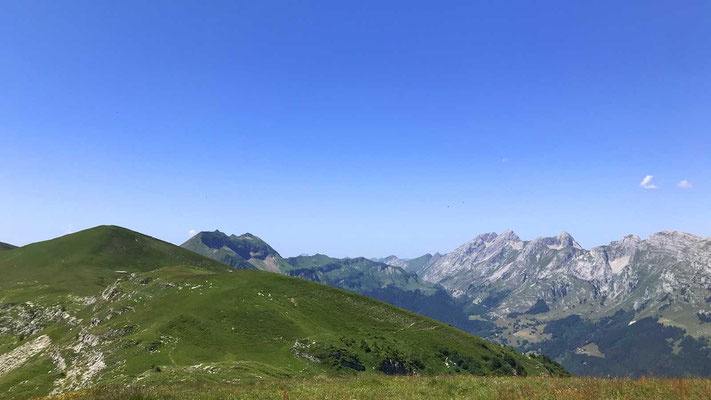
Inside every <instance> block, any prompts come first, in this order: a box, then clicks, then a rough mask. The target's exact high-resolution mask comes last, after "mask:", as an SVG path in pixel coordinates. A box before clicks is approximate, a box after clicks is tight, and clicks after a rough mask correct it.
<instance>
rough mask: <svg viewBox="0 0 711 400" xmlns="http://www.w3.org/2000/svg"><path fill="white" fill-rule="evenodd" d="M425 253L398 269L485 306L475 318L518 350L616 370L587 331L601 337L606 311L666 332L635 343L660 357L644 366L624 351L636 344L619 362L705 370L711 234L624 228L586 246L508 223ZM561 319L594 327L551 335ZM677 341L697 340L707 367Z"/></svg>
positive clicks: (710, 359)
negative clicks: (529, 234)
mask: <svg viewBox="0 0 711 400" xmlns="http://www.w3.org/2000/svg"><path fill="white" fill-rule="evenodd" d="M427 257H428V258H429V260H428V261H427V262H425V263H418V264H416V265H407V262H406V265H405V267H404V268H405V269H406V270H410V271H414V272H416V273H417V274H418V276H420V277H421V278H422V279H423V280H425V281H429V282H432V283H437V284H439V285H441V286H442V287H444V288H445V289H446V290H447V291H448V292H449V293H450V294H451V295H452V296H454V297H456V298H458V299H467V301H468V302H471V304H472V305H477V306H482V307H483V308H484V309H486V312H483V313H481V314H480V315H478V316H476V318H481V319H483V320H486V321H490V322H492V323H494V324H496V325H497V326H498V327H499V329H498V331H497V334H496V335H497V338H496V339H497V340H498V341H499V342H502V343H506V344H510V345H513V346H514V347H516V348H519V349H522V350H544V349H546V348H548V351H549V353H550V352H551V347H555V350H554V353H553V354H549V355H551V356H554V357H556V358H558V359H559V360H561V361H563V364H564V365H565V366H566V368H569V369H570V370H572V371H574V372H577V373H594V374H608V373H613V374H619V371H622V368H620V362H619V360H614V356H615V354H607V353H606V352H605V351H603V350H601V345H600V344H599V343H595V342H594V341H593V338H592V336H594V335H592V332H593V331H595V332H597V331H599V332H598V333H597V334H596V335H597V339H596V340H598V341H601V340H604V339H605V337H606V335H607V334H608V333H609V332H608V330H609V329H612V328H613V326H612V325H611V326H610V327H608V328H609V329H602V330H600V329H596V328H595V327H594V325H596V324H598V323H599V322H600V321H602V320H605V318H613V319H614V320H615V321H616V324H613V325H614V328H615V329H618V330H620V331H628V332H632V331H634V330H635V329H636V327H635V326H634V325H635V324H636V323H638V322H640V321H641V320H645V319H649V321H647V322H652V324H651V325H649V324H648V326H647V328H648V331H650V330H651V331H659V332H660V333H661V336H662V337H663V338H664V340H663V341H661V342H660V341H657V342H659V343H657V342H655V344H653V345H652V344H651V343H650V344H649V346H654V348H646V349H645V348H643V349H642V350H644V351H650V352H652V351H653V352H656V353H657V354H664V357H667V358H668V359H664V358H663V357H661V356H660V357H659V358H658V359H657V360H656V361H655V362H654V363H652V364H654V365H656V366H653V365H652V366H650V363H647V365H646V366H645V368H647V369H644V368H639V367H634V366H633V365H631V364H632V363H633V361H634V360H635V359H636V358H635V357H629V352H630V351H633V350H625V352H626V353H627V355H628V357H627V358H628V359H629V360H631V361H629V362H624V361H623V362H622V363H623V364H624V368H626V369H624V371H625V372H628V373H632V374H634V375H640V374H645V373H647V374H655V373H657V374H658V373H663V372H665V371H667V368H663V365H662V364H664V363H667V364H670V363H674V362H675V361H670V360H677V361H676V362H677V363H678V364H680V365H682V364H685V367H682V368H685V369H686V370H689V369H690V368H691V369H693V368H695V367H692V365H696V367H698V368H700V369H697V370H695V371H704V373H705V374H709V373H711V353H709V351H708V338H709V337H711V323H709V322H711V318H710V317H711V306H710V304H711V240H709V239H704V238H701V237H698V236H694V235H691V234H688V233H682V232H676V231H664V232H659V233H655V234H653V235H651V236H650V237H649V238H648V239H646V240H642V239H640V238H639V237H637V236H634V235H629V236H625V237H624V238H622V239H621V240H618V241H614V242H612V243H610V244H609V245H606V246H599V247H594V248H592V249H590V250H586V249H583V248H582V247H581V246H580V245H579V244H578V243H577V242H576V241H575V239H574V238H573V237H572V236H571V235H570V234H568V233H566V232H563V233H561V234H559V235H558V236H556V237H542V238H537V239H535V240H532V241H524V240H521V239H520V238H519V237H518V236H517V235H516V234H515V233H514V232H512V231H505V232H503V233H501V234H496V233H493V232H492V233H486V234H482V235H478V236H477V237H475V238H474V239H472V240H471V241H469V242H467V243H465V244H463V245H461V246H460V247H458V248H457V249H455V250H454V251H452V252H450V253H447V254H444V255H441V254H435V255H433V256H429V255H427ZM623 316H624V317H623ZM566 318H568V319H570V318H579V319H580V321H584V322H585V324H589V325H592V326H593V327H591V326H586V327H585V329H587V330H588V331H589V332H591V336H589V337H585V338H579V340H572V339H571V338H569V337H565V338H563V337H562V336H561V335H555V334H554V329H555V326H556V325H555V324H554V323H555V322H558V321H563V320H565V319H566ZM620 318H622V320H619V321H617V320H618V319H620ZM576 321H577V320H576ZM608 323H609V321H608ZM551 324H553V326H551ZM618 325H621V326H618ZM581 326H582V325H581ZM570 329H573V328H570ZM581 329H582V328H581ZM630 334H631V333H630ZM684 340H686V341H687V344H686V345H687V348H692V347H693V348H697V347H698V348H700V349H704V350H700V352H701V353H703V354H705V356H704V357H703V358H702V360H703V362H704V363H705V366H701V365H698V363H697V364H694V363H693V362H692V363H684V362H682V361H680V360H679V357H680V356H679V354H682V353H680V351H681V349H680V346H681V342H682V341H684ZM662 342H663V343H662ZM553 343H555V346H553ZM637 348H639V346H635V347H634V349H637ZM608 350H609V351H608V353H611V352H616V351H617V350H620V349H615V348H609V349H608ZM698 362H700V361H698ZM670 369H671V368H669V370H670Z"/></svg>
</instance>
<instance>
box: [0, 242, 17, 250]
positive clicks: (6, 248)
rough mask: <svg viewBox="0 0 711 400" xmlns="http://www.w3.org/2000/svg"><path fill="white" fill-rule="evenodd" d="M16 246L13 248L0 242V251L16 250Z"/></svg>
mask: <svg viewBox="0 0 711 400" xmlns="http://www.w3.org/2000/svg"><path fill="white" fill-rule="evenodd" d="M16 248H17V246H13V245H11V244H9V243H3V242H0V251H3V250H12V249H16Z"/></svg>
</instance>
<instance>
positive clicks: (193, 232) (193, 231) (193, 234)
mask: <svg viewBox="0 0 711 400" xmlns="http://www.w3.org/2000/svg"><path fill="white" fill-rule="evenodd" d="M197 233H198V231H196V230H195V229H191V230H189V231H188V235H190V237H193V236H195V235H197Z"/></svg>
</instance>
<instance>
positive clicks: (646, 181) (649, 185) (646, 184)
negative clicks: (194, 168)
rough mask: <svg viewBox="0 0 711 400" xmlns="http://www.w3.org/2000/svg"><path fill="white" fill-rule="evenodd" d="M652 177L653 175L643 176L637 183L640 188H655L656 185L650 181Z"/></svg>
mask: <svg viewBox="0 0 711 400" xmlns="http://www.w3.org/2000/svg"><path fill="white" fill-rule="evenodd" d="M652 178H654V175H647V176H645V177H644V179H642V182H640V183H639V186H641V187H642V189H656V188H657V185H655V184H653V183H652Z"/></svg>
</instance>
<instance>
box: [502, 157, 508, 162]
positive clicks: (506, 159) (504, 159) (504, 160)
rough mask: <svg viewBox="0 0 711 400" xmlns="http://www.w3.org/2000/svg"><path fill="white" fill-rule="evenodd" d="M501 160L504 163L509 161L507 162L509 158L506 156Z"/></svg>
mask: <svg viewBox="0 0 711 400" xmlns="http://www.w3.org/2000/svg"><path fill="white" fill-rule="evenodd" d="M501 162H502V163H507V162H509V159H508V158H506V157H504V158H502V159H501Z"/></svg>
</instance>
